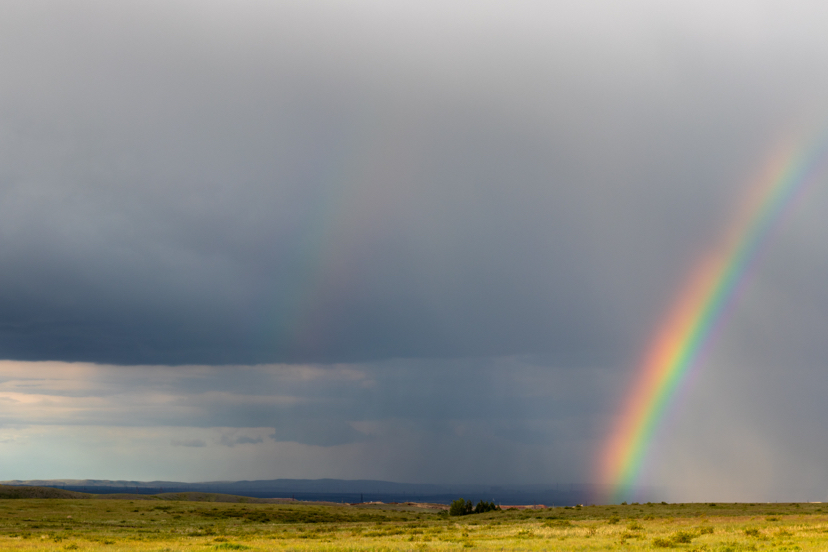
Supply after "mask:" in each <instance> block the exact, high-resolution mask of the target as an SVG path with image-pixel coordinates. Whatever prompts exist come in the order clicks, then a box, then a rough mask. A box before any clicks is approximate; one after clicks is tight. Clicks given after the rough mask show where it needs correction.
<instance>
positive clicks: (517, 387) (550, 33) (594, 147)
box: [0, 0, 828, 500]
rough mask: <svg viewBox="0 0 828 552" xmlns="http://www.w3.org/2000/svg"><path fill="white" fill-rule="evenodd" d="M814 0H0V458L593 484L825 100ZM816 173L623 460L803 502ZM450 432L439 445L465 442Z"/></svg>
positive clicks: (112, 468) (691, 484)
mask: <svg viewBox="0 0 828 552" xmlns="http://www.w3.org/2000/svg"><path fill="white" fill-rule="evenodd" d="M825 21H828V5H825V4H824V3H822V2H816V1H814V2H785V3H782V2H767V1H756V0H751V1H730V2H720V1H717V2H714V1H700V2H691V3H688V2H672V1H664V0H652V1H638V0H632V1H627V2H623V3H622V2H599V1H592V0H590V1H583V0H579V1H572V2H560V1H555V2H531V1H509V2H505V1H474V2H466V1H459V0H457V1H455V0H449V1H445V0H442V1H439V2H438V1H425V0H417V1H400V2H383V1H379V0H377V1H361V0H354V1H349V2H337V1H330V2H324V1H314V2H304V1H303V2H299V1H296V2H259V1H247V0H240V1H234V2H218V1H205V0H199V1H195V0H193V1H190V2H187V1H172V2H170V1H164V2H160V1H158V2H155V1H142V2H137V1H136V2H131V1H127V2H116V3H112V2H104V1H99V2H96V1H86V2H84V1H73V0H69V1H60V2H58V1H38V0H32V1H27V2H3V3H1V4H0V266H2V270H1V271H0V358H3V359H6V360H5V361H2V362H0V465H2V466H3V468H2V475H0V479H15V478H16V479H34V478H40V479H44V478H99V479H101V478H113V479H114V478H123V479H177V480H184V481H199V480H215V479H222V480H229V479H251V478H279V477H297V478H298V477H302V478H322V477H338V478H370V479H386V480H393V481H407V482H434V483H440V482H458V483H460V482H464V483H465V482H468V483H470V482H479V483H488V482H491V483H492V484H498V483H572V482H595V477H596V476H595V465H596V459H597V455H599V454H600V451H601V449H602V446H603V445H604V443H605V442H606V440H607V438H608V437H609V432H610V431H611V430H612V427H613V420H614V419H615V417H616V416H617V414H618V410H619V408H620V406H621V405H622V404H623V401H624V398H625V396H626V394H627V393H628V389H629V388H630V386H631V384H632V382H633V381H634V375H635V373H636V369H637V367H638V363H639V361H640V359H641V356H642V354H643V352H644V350H645V349H646V347H647V345H648V343H649V341H650V339H651V336H653V335H654V333H655V331H656V329H657V325H658V322H659V320H660V319H661V317H662V316H663V314H664V313H665V312H666V311H667V310H668V309H669V307H670V305H671V303H672V301H673V299H674V297H675V295H676V293H677V292H678V291H679V290H680V288H681V285H682V284H683V282H684V279H685V278H686V274H687V273H688V272H689V271H690V270H691V268H692V267H693V266H694V264H695V263H696V262H697V261H698V259H699V257H700V255H701V254H702V252H703V251H705V250H706V249H707V248H709V247H710V245H711V244H715V243H716V240H717V239H718V237H719V236H720V235H721V234H722V233H723V232H724V231H725V230H726V229H727V227H728V224H729V221H730V220H731V218H732V216H733V215H734V213H735V212H736V210H737V208H738V206H739V204H740V200H741V198H743V197H744V196H745V195H746V194H748V193H749V192H750V189H751V184H752V183H753V182H754V180H755V179H754V176H755V175H756V174H757V173H758V172H759V171H761V169H762V167H763V166H764V164H765V162H766V160H767V158H768V157H769V156H770V154H771V153H773V152H774V151H775V150H776V149H777V148H778V146H779V145H780V144H781V143H783V142H785V141H786V140H787V141H789V140H791V139H793V140H794V141H798V142H800V143H802V144H807V143H808V141H809V140H810V139H811V137H812V136H813V134H814V133H815V132H816V131H819V130H821V129H822V128H823V126H824V125H825V123H826V121H828V118H827V117H828V34H826V33H825V29H824V24H825ZM826 208H828V179H825V178H821V179H818V180H817V181H816V182H815V183H814V184H813V185H812V186H809V188H808V189H807V190H805V192H804V195H803V197H802V199H801V201H799V202H798V203H797V204H796V205H795V206H794V208H793V209H791V210H790V212H789V213H787V215H786V217H785V219H784V220H782V221H780V224H779V226H778V229H777V230H776V231H775V233H774V234H773V235H772V236H771V238H770V240H769V241H768V243H767V244H766V247H765V248H764V250H763V255H762V257H761V259H760V262H759V263H758V265H757V268H756V270H755V271H754V273H753V274H752V277H751V279H750V281H749V282H748V283H747V286H746V287H745V291H744V293H743V295H742V296H741V297H740V301H739V303H738V305H737V307H736V309H735V311H734V313H733V315H732V316H731V317H730V319H729V320H728V323H727V325H726V327H725V329H724V331H723V333H722V335H721V336H720V338H719V339H718V341H717V342H716V347H715V349H714V350H713V351H712V352H711V354H710V356H709V358H708V359H707V361H706V362H705V363H704V365H703V366H700V367H699V369H698V370H697V372H696V376H695V377H694V378H693V379H692V381H691V382H689V384H688V385H687V386H686V388H685V389H684V390H683V392H682V393H681V396H680V400H678V401H677V402H676V404H675V405H674V407H673V408H672V409H671V410H670V415H669V417H668V418H669V419H668V420H667V421H666V422H665V424H664V426H663V429H662V431H661V433H660V434H659V436H658V438H657V440H656V443H655V446H654V449H653V454H652V458H651V461H650V463H649V468H648V471H647V473H646V474H645V478H644V480H643V482H644V483H645V484H647V485H652V486H656V487H658V488H660V489H662V492H663V493H664V498H665V499H669V500H828V471H826V470H825V464H824V458H826V457H828V428H826V426H825V424H824V423H822V421H824V420H825V419H826V416H827V415H828V401H825V400H824V393H825V390H826V389H828V366H827V365H826V362H827V361H828V340H827V339H825V336H826V335H828V288H826V286H825V285H824V283H825V281H826V277H828V240H826V239H825V236H826V235H828V218H826V217H825V216H824V213H825V212H826ZM472 460H473V461H472Z"/></svg>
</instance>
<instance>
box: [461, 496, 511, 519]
mask: <svg viewBox="0 0 828 552" xmlns="http://www.w3.org/2000/svg"><path fill="white" fill-rule="evenodd" d="M499 510H500V506H498V505H497V504H495V503H494V502H486V501H484V500H481V501H480V502H478V503H477V506H472V501H471V500H466V499H464V498H458V499H457V500H455V501H453V502H452V503H451V506H450V507H449V515H450V516H465V515H468V514H483V513H486V512H495V511H499Z"/></svg>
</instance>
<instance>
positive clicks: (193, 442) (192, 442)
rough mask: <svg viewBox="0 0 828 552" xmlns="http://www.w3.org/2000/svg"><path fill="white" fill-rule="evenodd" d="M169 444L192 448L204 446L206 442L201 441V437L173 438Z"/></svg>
mask: <svg viewBox="0 0 828 552" xmlns="http://www.w3.org/2000/svg"><path fill="white" fill-rule="evenodd" d="M170 444H171V445H172V446H174V447H192V448H202V447H206V446H207V443H205V442H204V441H202V440H201V439H187V440H184V441H182V440H180V439H173V440H172V441H170Z"/></svg>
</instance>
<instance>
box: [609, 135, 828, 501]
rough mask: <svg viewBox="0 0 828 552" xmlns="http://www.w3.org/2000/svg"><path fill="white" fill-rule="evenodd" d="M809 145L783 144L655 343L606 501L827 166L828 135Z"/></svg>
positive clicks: (631, 472) (613, 452) (629, 409)
mask: <svg viewBox="0 0 828 552" xmlns="http://www.w3.org/2000/svg"><path fill="white" fill-rule="evenodd" d="M812 144H814V145H813V146H812V147H810V148H807V149H804V150H803V149H800V150H792V149H781V150H779V151H778V152H777V153H776V155H774V156H773V157H772V159H771V162H770V163H768V164H767V167H766V168H765V170H764V171H763V172H762V173H761V175H760V178H759V179H758V182H757V184H756V185H754V186H753V187H752V193H751V194H750V195H749V196H748V197H747V198H746V201H744V202H743V205H742V208H741V209H740V211H739V215H738V216H737V217H736V218H735V220H734V222H733V224H732V225H731V226H730V228H729V231H728V232H727V233H726V234H725V236H724V239H723V240H722V242H721V244H720V246H719V247H718V248H717V249H715V250H714V251H712V253H711V254H709V255H707V256H706V257H705V258H704V259H703V260H702V261H701V262H700V263H699V264H698V265H697V267H696V269H695V270H694V271H693V272H692V273H691V276H690V278H689V280H688V282H687V284H686V285H685V287H684V288H682V290H681V293H680V294H679V296H678V298H677V300H676V301H675V303H674V305H673V306H672V308H671V310H670V311H669V312H668V316H667V318H666V320H665V321H664V323H663V324H662V326H661V327H660V329H659V331H658V333H657V334H656V336H655V338H654V339H653V340H652V341H651V344H650V347H649V349H648V350H647V352H646V354H645V356H644V359H643V362H642V364H641V367H640V369H639V373H640V376H639V379H638V381H637V383H636V385H635V387H634V388H633V393H632V394H631V395H630V399H629V400H628V401H627V403H626V405H625V408H624V410H623V411H622V415H621V416H620V419H619V424H618V426H617V428H616V430H615V431H614V432H613V434H612V437H611V440H610V442H609V443H608V446H607V447H606V450H605V453H604V455H603V458H602V459H603V465H602V471H603V473H602V474H601V477H602V480H603V481H608V482H610V483H611V485H612V494H611V496H610V497H609V498H608V500H607V502H610V503H613V502H618V501H620V500H622V499H625V498H631V497H632V495H633V493H634V492H635V490H636V486H637V484H638V482H639V480H640V477H641V475H642V470H643V468H644V466H645V462H646V460H647V454H648V452H649V450H650V447H651V444H652V442H653V440H654V438H655V436H656V434H657V432H658V430H659V427H660V426H661V424H662V420H663V419H664V417H665V415H666V414H667V413H668V409H669V407H670V405H671V404H672V403H673V400H674V398H675V397H676V394H677V392H678V390H679V389H680V388H681V385H682V383H684V382H685V381H687V379H688V376H689V374H690V373H691V372H692V371H693V369H694V368H695V367H696V366H697V365H698V364H699V363H700V361H701V360H702V359H703V357H704V355H705V353H706V351H707V350H709V348H710V345H711V343H712V341H713V340H714V338H715V336H716V334H717V331H718V329H719V328H720V327H721V326H722V324H723V322H724V320H725V318H727V316H726V315H727V313H728V311H729V310H731V308H732V307H733V304H734V303H735V301H736V299H737V298H738V296H739V290H740V289H741V288H743V287H744V284H745V282H746V281H747V280H748V279H749V275H750V272H751V268H752V266H753V265H755V264H756V259H757V257H758V256H759V253H760V252H761V250H762V247H763V245H764V244H765V243H766V241H767V239H768V236H769V235H770V234H771V232H772V230H773V228H774V227H775V225H776V224H777V222H778V221H779V220H780V218H781V217H782V215H783V213H784V212H785V211H786V210H787V209H788V207H789V206H790V205H791V203H792V202H793V201H794V198H795V197H796V196H797V195H798V192H800V191H801V190H802V189H803V188H804V186H805V184H806V183H807V182H810V181H811V180H813V178H814V177H815V175H816V174H817V173H819V172H820V171H821V169H822V168H823V166H822V165H823V163H824V159H825V157H826V156H825V153H826V148H827V147H828V135H825V136H822V137H821V139H820V140H817V141H815V142H812Z"/></svg>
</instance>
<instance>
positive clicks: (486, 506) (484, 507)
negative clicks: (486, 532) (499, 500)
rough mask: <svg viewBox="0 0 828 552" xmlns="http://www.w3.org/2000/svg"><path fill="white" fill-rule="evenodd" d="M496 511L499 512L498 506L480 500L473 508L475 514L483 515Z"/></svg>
mask: <svg viewBox="0 0 828 552" xmlns="http://www.w3.org/2000/svg"><path fill="white" fill-rule="evenodd" d="M497 510H500V506H498V505H497V504H495V503H494V501H492V502H485V501H483V500H481V501H480V502H478V503H477V506H475V507H474V513H475V514H485V513H486V512H495V511H497Z"/></svg>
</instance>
